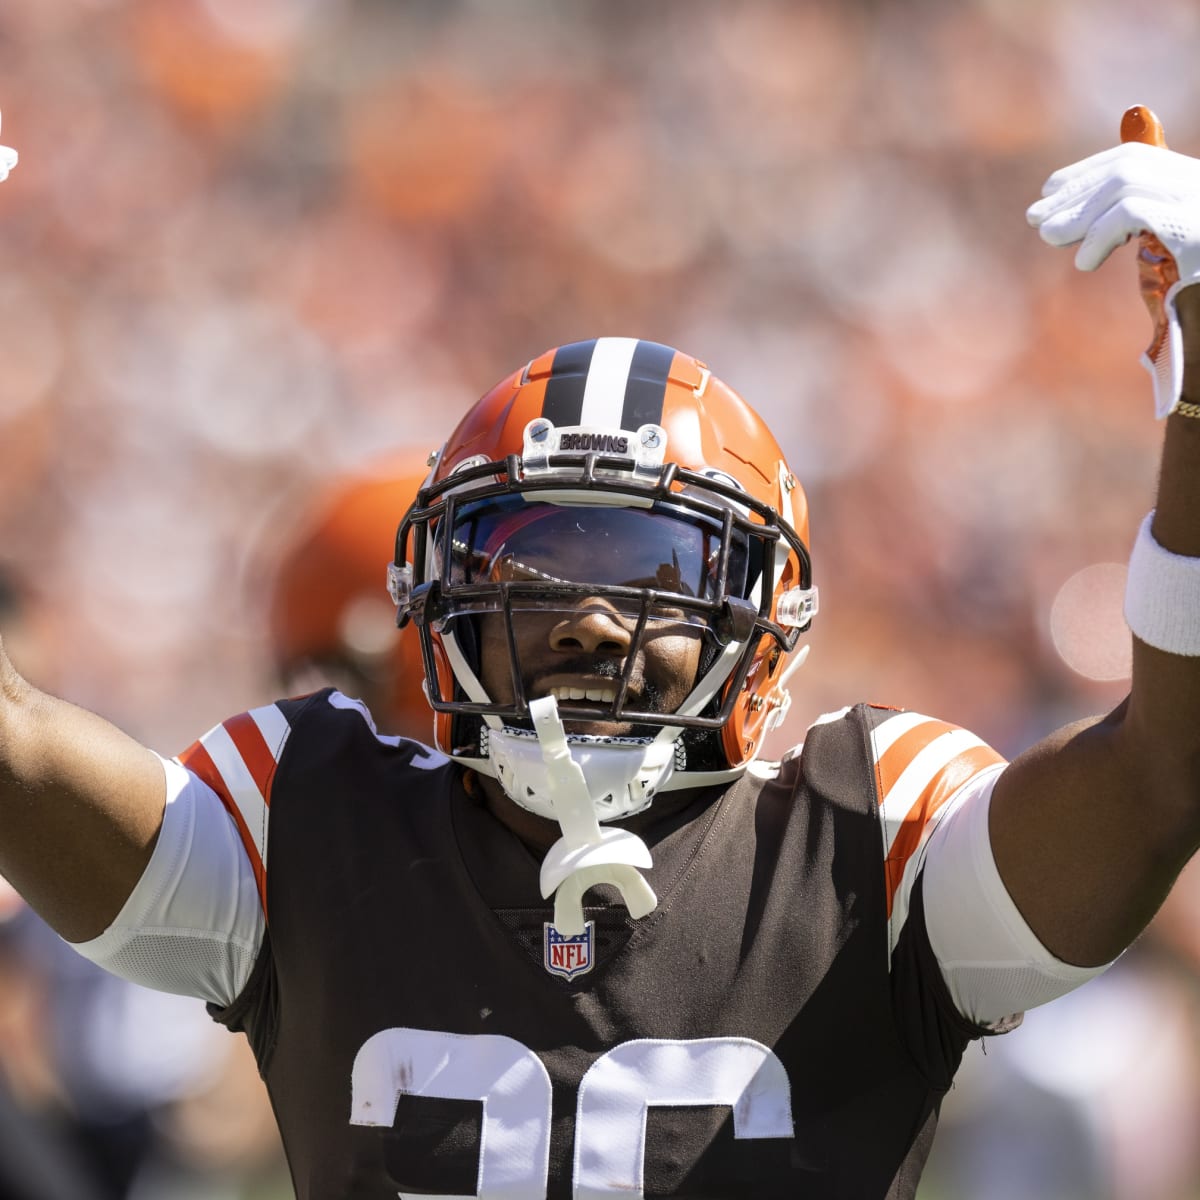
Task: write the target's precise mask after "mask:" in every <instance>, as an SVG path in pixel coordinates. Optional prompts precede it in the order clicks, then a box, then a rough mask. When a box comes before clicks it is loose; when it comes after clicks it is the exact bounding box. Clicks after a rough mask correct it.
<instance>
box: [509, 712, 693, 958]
mask: <svg viewBox="0 0 1200 1200" xmlns="http://www.w3.org/2000/svg"><path fill="white" fill-rule="evenodd" d="M529 715H530V716H531V717H532V718H533V727H534V729H535V731H536V734H537V737H536V740H535V741H534V742H533V745H534V746H536V747H537V748H538V750H539V752H540V758H541V765H542V769H543V774H544V785H545V786H544V789H539V790H540V791H541V794H542V796H544V797H545V798H546V799H547V800H548V801H549V806H550V811H549V812H548V813H543V814H542V815H547V816H550V817H551V818H552V819H553V820H555V821H557V822H558V824H559V827H560V828H561V829H562V831H563V836H562V837H561V838H559V840H558V841H557V842H555V843H554V845H553V846H551V847H550V849H549V850H548V851H547V853H546V857H545V859H544V861H543V862H542V871H541V879H540V883H541V890H542V896H543V897H548V896H550V895H551V893H553V894H554V927H555V928H556V929H557V930H558V932H559V933H561V934H562V935H563V936H565V937H575V936H577V935H578V934H581V933H582V932H583V928H584V920H583V895H584V893H585V892H586V891H587V890H588V888H590V887H594V886H595V885H596V884H599V883H608V884H612V885H613V886H614V887H616V888H617V889H618V890H619V891H620V893H621V898H622V899H623V900H624V901H625V907H626V908H627V909H629V915H630V916H631V917H634V918H637V917H644V916H646V914H647V913H650V912H653V911H654V908H655V906H656V905H657V904H658V897H657V896H655V894H654V889H653V888H651V886H650V885H649V884H648V883H647V882H646V881H645V879H643V878H642V876H641V875H640V874H639V873H638V868H639V867H649V866H650V865H651V858H650V850H649V848H648V847H647V846H646V843H645V842H643V841H642V839H641V838H640V837H638V836H637V835H636V834H634V833H630V832H629V830H627V829H613V828H611V827H610V828H606V829H601V828H600V822H599V820H598V818H597V815H596V805H595V803H594V802H593V800H592V792H591V790H590V788H589V786H588V780H587V778H586V777H585V775H584V770H583V768H582V767H581V766H580V764H579V763H577V762H576V761H575V759H574V758H573V757H572V754H571V747H570V746H569V745H568V743H567V735H566V731H565V730H564V729H563V724H562V721H561V720H560V719H559V716H558V702H557V701H556V700H555V699H554V697H553V696H544V697H542V698H541V699H540V700H533V701H531V702H530V705H529ZM491 736H492V739H495V737H496V733H495V731H493V733H492V735H491ZM524 740H526V739H522V741H524ZM652 744H653V743H652ZM669 745H670V744H669V743H668V748H669ZM493 753H494V748H493ZM499 778H500V781H501V783H502V784H503V785H504V787H505V790H506V791H509V788H508V784H507V783H505V779H504V776H503V775H500V776H499ZM509 795H510V796H511V795H512V793H511V791H509ZM513 798H514V799H515V797H513ZM646 803H647V804H648V803H649V800H647V801H646ZM525 807H529V805H525ZM642 807H645V805H643V806H642ZM534 811H538V812H540V811H541V809H540V808H539V809H535V810H534Z"/></svg>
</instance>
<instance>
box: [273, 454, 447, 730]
mask: <svg viewBox="0 0 1200 1200" xmlns="http://www.w3.org/2000/svg"><path fill="white" fill-rule="evenodd" d="M427 459H428V453H427V452H421V453H419V454H418V453H417V452H416V451H415V450H412V451H408V450H405V451H397V452H395V453H393V454H391V455H388V456H387V457H386V458H383V459H380V460H378V461H376V462H373V463H371V464H369V465H368V466H366V467H364V468H363V469H361V470H358V471H356V472H354V473H353V474H352V475H349V476H346V477H344V478H342V479H339V480H337V481H336V482H334V483H333V484H332V485H331V486H330V487H328V488H327V489H326V490H325V492H324V493H322V494H321V495H320V496H318V497H317V499H316V501H315V502H314V503H313V504H312V505H311V506H310V508H309V509H308V511H307V513H306V514H305V516H304V518H303V520H302V521H301V523H300V525H299V526H298V528H297V530H296V532H295V533H294V535H293V537H292V540H291V542H290V543H289V544H288V547H287V549H286V551H285V553H284V555H283V557H282V558H281V559H280V561H279V563H278V566H277V568H276V571H275V576H274V580H273V585H272V589H271V596H270V609H269V628H270V635H271V651H272V656H273V660H274V664H275V669H276V671H277V672H278V674H279V677H280V679H281V681H282V682H283V684H284V686H285V688H286V689H287V690H288V692H289V693H290V694H293V695H295V694H302V693H304V692H308V691H313V690H315V689H316V688H318V687H324V686H326V685H333V686H335V687H337V688H339V689H340V690H342V691H343V692H345V693H346V694H347V695H349V696H354V697H356V698H358V699H361V700H363V701H365V702H366V704H367V706H368V708H370V710H371V713H372V715H373V716H374V718H375V721H376V724H377V725H378V727H379V730H380V732H381V733H389V734H402V735H403V736H405V737H411V738H416V739H418V740H420V741H423V742H428V741H429V740H430V739H431V737H432V736H433V712H432V710H431V709H430V706H429V701H428V700H427V699H426V698H425V691H424V687H423V685H424V680H425V672H424V669H423V667H422V664H421V647H420V644H419V641H418V639H417V635H416V630H415V629H414V630H403V631H401V630H398V629H397V628H396V621H395V608H394V606H393V605H392V604H390V603H389V601H388V596H387V589H386V571H387V564H388V562H389V561H390V560H391V556H392V551H393V549H394V547H395V541H396V526H397V525H398V524H399V522H400V519H401V517H402V516H403V515H404V513H405V511H406V510H407V509H408V507H409V505H410V504H412V502H413V497H414V496H415V495H416V494H417V490H418V488H419V487H420V486H421V484H422V483H423V481H424V479H425V476H426V475H427V474H428V472H429V468H428V466H427Z"/></svg>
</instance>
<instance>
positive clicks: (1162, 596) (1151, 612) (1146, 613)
mask: <svg viewBox="0 0 1200 1200" xmlns="http://www.w3.org/2000/svg"><path fill="white" fill-rule="evenodd" d="M1153 519H1154V513H1153V512H1151V513H1150V515H1149V516H1147V517H1146V519H1145V520H1144V521H1143V522H1142V526H1141V528H1140V529H1139V530H1138V535H1137V541H1136V542H1134V544H1133V554H1132V556H1131V557H1130V559H1129V579H1128V581H1127V582H1126V585H1125V620H1126V621H1127V622H1128V623H1129V628H1130V629H1131V630H1132V631H1133V632H1134V633H1135V634H1136V635H1137V636H1138V637H1139V638H1141V640H1142V641H1143V642H1146V643H1147V644H1148V645H1151V646H1157V647H1158V649H1159V650H1166V651H1167V653H1168V654H1187V655H1192V656H1196V655H1200V558H1189V557H1187V556H1186V555H1183V554H1172V553H1171V551H1170V550H1164V549H1163V547H1162V546H1160V545H1159V544H1158V543H1157V542H1156V541H1155V540H1154V535H1153V534H1152V533H1151V532H1150V523H1151V521H1153Z"/></svg>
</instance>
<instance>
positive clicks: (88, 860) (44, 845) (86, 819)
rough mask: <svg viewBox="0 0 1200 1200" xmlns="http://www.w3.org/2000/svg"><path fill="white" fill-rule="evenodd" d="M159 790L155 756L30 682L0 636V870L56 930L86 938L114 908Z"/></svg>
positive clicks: (134, 871)
mask: <svg viewBox="0 0 1200 1200" xmlns="http://www.w3.org/2000/svg"><path fill="white" fill-rule="evenodd" d="M165 796H166V781H165V777H164V773H163V767H162V763H161V762H160V761H159V759H158V758H157V756H156V755H155V754H153V753H152V752H151V751H150V750H147V749H146V748H145V747H144V746H142V745H140V744H139V743H138V742H136V741H134V740H133V738H131V737H128V736H127V735H126V734H124V733H122V732H121V731H120V730H119V729H117V728H115V727H114V726H112V725H110V724H109V723H108V722H107V721H105V720H103V719H102V718H100V717H98V716H96V715H95V714H93V713H90V712H86V711H85V710H84V709H81V708H77V707H76V706H75V705H73V704H68V703H67V702H66V701H64V700H58V699H55V698H54V697H53V696H48V695H46V694H45V693H43V692H40V691H38V690H37V689H36V688H34V687H33V686H31V685H30V684H29V683H28V682H26V681H25V680H24V679H23V678H22V677H21V676H20V675H19V674H18V673H17V671H16V670H15V669H14V667H13V665H12V663H11V662H10V661H9V659H8V656H7V654H6V653H5V650H4V646H3V643H0V874H2V875H4V877H5V878H6V879H8V881H9V882H10V883H11V884H12V885H13V886H14V887H15V888H16V889H17V891H18V892H20V893H21V895H22V896H24V898H25V899H26V900H27V901H28V902H29V904H31V905H32V906H33V908H34V909H36V910H37V912H38V913H40V914H41V915H42V916H43V917H44V918H45V919H46V920H47V921H48V922H49V923H50V924H51V925H52V926H54V928H55V929H56V930H58V932H59V933H60V934H62V935H63V937H65V938H67V939H68V940H69V941H74V942H80V941H86V940H87V939H89V938H92V937H95V936H96V935H97V934H99V933H101V932H102V931H103V930H104V929H105V927H106V926H107V925H108V924H109V923H110V922H111V921H112V919H113V917H115V916H116V915H117V913H118V912H119V911H120V909H121V906H122V905H123V904H124V903H125V900H126V899H127V897H128V896H129V893H130V892H131V891H132V890H133V886H134V884H135V883H137V881H138V879H139V878H140V877H141V874H142V871H143V870H144V869H145V867H146V863H147V862H148V861H149V859H150V854H151V852H152V851H153V849H154V842H155V838H156V837H157V834H158V829H159V826H160V824H161V822H162V813H163V804H164V800H165Z"/></svg>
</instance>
